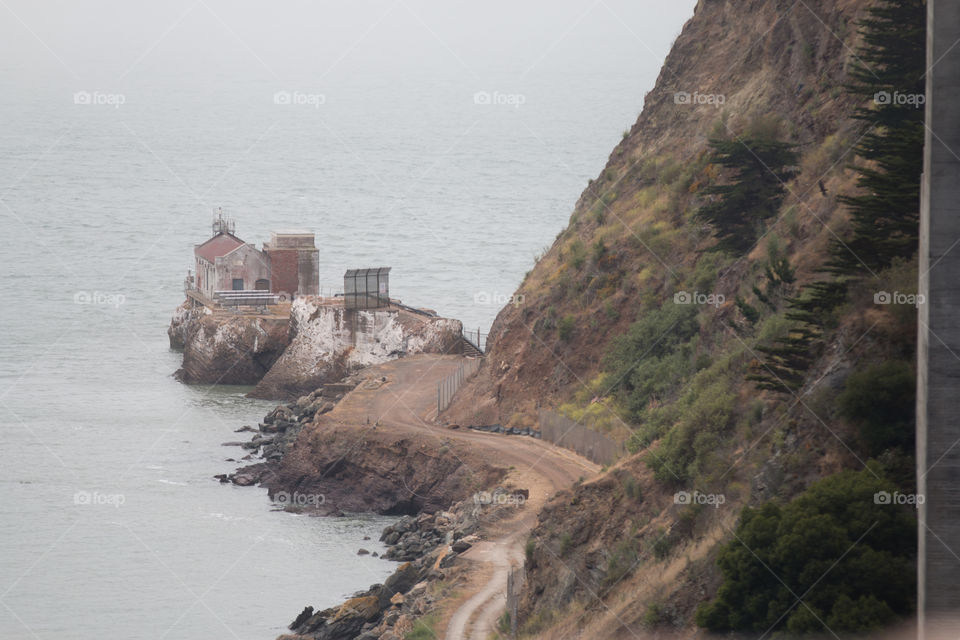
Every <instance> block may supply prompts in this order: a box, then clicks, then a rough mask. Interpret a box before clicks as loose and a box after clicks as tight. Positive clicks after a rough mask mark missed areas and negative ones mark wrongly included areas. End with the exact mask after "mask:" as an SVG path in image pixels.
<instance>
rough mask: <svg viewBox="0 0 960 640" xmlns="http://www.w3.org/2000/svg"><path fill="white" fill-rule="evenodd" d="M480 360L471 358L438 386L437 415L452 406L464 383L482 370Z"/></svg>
mask: <svg viewBox="0 0 960 640" xmlns="http://www.w3.org/2000/svg"><path fill="white" fill-rule="evenodd" d="M481 362H482V360H481V359H480V358H469V359H467V360H466V361H464V363H463V364H461V365H460V366H459V367H457V370H456V371H454V372H453V373H451V374H450V375H449V376H447V377H446V378H444V379H443V380H441V381H440V382H439V383H438V384H437V413H438V414H439V413H440V412H441V411H443V410H444V409H446V408H447V407H449V406H450V401H451V400H453V396H454V394H455V393H456V392H457V390H458V389H459V388H460V385H462V384H463V381H464V380H466V379H467V378H469V377H470V376H472V375H473V374H475V373H476V372H477V369H479V368H480V363H481Z"/></svg>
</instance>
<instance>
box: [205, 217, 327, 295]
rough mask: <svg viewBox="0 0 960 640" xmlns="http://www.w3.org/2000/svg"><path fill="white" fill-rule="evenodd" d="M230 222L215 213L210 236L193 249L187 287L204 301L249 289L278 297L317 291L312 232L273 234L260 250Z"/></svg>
mask: <svg viewBox="0 0 960 640" xmlns="http://www.w3.org/2000/svg"><path fill="white" fill-rule="evenodd" d="M235 229H236V228H235V225H234V222H233V220H228V219H226V218H224V217H223V212H222V211H220V212H218V213H217V214H215V217H214V220H213V236H212V237H211V238H210V239H209V240H207V241H206V242H204V243H202V244H198V245H196V246H195V247H194V250H193V253H194V261H195V271H194V273H192V274H191V273H188V274H187V282H186V288H187V289H188V291H190V290H192V291H194V292H196V293H199V294H201V296H202V297H203V298H206V300H208V301H211V302H212V301H217V300H218V299H221V298H225V297H229V296H237V295H242V294H236V293H234V292H251V293H250V295H249V296H247V297H270V294H273V296H275V297H274V298H273V299H274V300H280V301H283V299H284V298H287V299H292V298H294V297H296V296H307V295H317V293H318V291H319V286H320V284H319V270H320V251H319V249H317V248H316V246H315V244H314V234H312V233H309V232H307V231H284V232H279V231H277V232H273V233H272V234H271V236H270V242H265V243H264V244H263V250H259V249H257V248H256V245H254V244H253V243H247V242H244V241H243V240H241V239H240V238H238V237H237V236H236V232H235Z"/></svg>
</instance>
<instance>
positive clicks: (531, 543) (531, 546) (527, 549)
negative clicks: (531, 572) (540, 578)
mask: <svg viewBox="0 0 960 640" xmlns="http://www.w3.org/2000/svg"><path fill="white" fill-rule="evenodd" d="M536 549H537V541H536V540H534V539H533V537H530V538H527V544H525V545H524V547H523V555H524V557H526V559H527V564H529V563H530V562H531V561H533V552H534V551H536Z"/></svg>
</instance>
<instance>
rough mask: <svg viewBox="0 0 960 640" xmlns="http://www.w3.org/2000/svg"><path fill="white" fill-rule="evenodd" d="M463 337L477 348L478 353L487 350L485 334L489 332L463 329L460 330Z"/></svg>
mask: <svg viewBox="0 0 960 640" xmlns="http://www.w3.org/2000/svg"><path fill="white" fill-rule="evenodd" d="M461 333H462V334H463V337H464V338H465V339H466V340H467V341H468V342H469V343H470V344H472V345H473V346H475V347H476V348H477V350H478V351H479V352H480V353H486V352H487V336H488V335H489V334H486V333H481V332H480V329H477V330H476V331H468V330H464V331H462V332H461Z"/></svg>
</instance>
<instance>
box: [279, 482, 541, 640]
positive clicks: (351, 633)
mask: <svg viewBox="0 0 960 640" xmlns="http://www.w3.org/2000/svg"><path fill="white" fill-rule="evenodd" d="M525 497H526V496H525V492H524V491H518V490H514V491H509V490H507V489H504V488H503V487H498V488H497V489H495V490H494V492H493V493H491V494H484V499H481V498H479V497H473V498H471V499H469V500H463V501H461V502H458V503H457V504H455V505H453V506H451V508H450V509H449V510H447V511H443V512H440V513H437V514H421V515H419V516H416V517H414V516H405V517H404V518H402V519H401V520H400V521H399V522H397V523H396V524H394V525H391V526H389V527H386V528H385V529H384V530H383V534H382V535H381V536H380V540H381V541H382V542H385V543H387V544H388V545H389V546H388V548H387V551H386V552H385V553H384V554H383V557H384V558H386V559H392V560H401V561H404V562H403V564H401V565H400V566H399V567H397V569H396V571H394V573H393V574H392V575H391V576H390V577H388V578H387V579H386V580H385V581H384V583H383V584H374V585H371V586H370V588H369V589H367V590H365V591H361V592H358V593H356V594H354V596H353V597H352V598H350V599H349V600H347V601H346V602H344V603H343V604H341V605H339V606H336V607H331V608H329V609H324V610H323V611H318V612H315V611H314V609H313V607H310V606H308V607H306V608H304V609H303V611H301V612H300V615H298V616H297V617H296V619H295V620H294V621H293V622H292V623H291V624H290V626H289V629H290V630H291V631H292V632H293V634H292V635H290V634H288V635H283V636H280V638H278V640H400V639H401V638H403V637H404V636H405V635H406V634H407V633H409V632H410V631H412V630H413V628H414V624H415V622H416V620H417V619H418V618H420V617H422V616H424V615H427V614H429V613H430V612H431V611H432V610H433V609H434V608H435V605H436V603H437V602H438V600H439V599H440V597H441V596H440V595H439V593H438V590H437V586H438V585H440V584H441V583H443V582H444V581H446V580H449V579H450V578H451V576H452V575H453V574H455V573H456V570H457V568H458V564H459V562H458V561H459V558H460V555H461V554H463V553H464V552H466V551H467V550H469V549H470V548H471V547H472V546H473V544H474V543H476V542H477V541H479V540H480V539H481V536H480V535H478V531H479V530H480V529H481V527H482V526H483V525H484V524H487V523H490V522H494V521H496V520H498V519H500V518H502V517H504V515H506V514H507V513H509V514H510V515H512V514H513V512H514V509H515V505H516V504H517V503H518V502H519V503H520V504H522V502H523V500H524V499H525Z"/></svg>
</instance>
